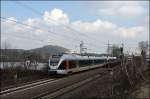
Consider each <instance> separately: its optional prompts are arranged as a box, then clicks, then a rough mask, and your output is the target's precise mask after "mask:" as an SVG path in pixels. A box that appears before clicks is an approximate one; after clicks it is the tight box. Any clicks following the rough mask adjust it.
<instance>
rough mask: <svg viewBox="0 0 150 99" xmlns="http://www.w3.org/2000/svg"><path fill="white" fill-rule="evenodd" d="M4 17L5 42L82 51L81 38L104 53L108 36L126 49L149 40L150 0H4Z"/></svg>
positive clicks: (19, 46)
mask: <svg viewBox="0 0 150 99" xmlns="http://www.w3.org/2000/svg"><path fill="white" fill-rule="evenodd" d="M1 17H4V18H6V19H1V34H2V35H1V39H2V42H5V41H6V42H9V43H10V44H11V46H12V47H13V48H19V49H31V48H37V47H41V46H43V45H59V46H63V47H66V48H68V49H72V50H75V51H79V44H80V41H81V40H82V41H84V43H85V47H87V48H88V52H98V53H103V52H105V51H106V47H107V46H106V44H107V42H108V40H109V42H110V44H121V43H124V45H125V49H126V50H129V49H131V50H135V48H136V47H137V44H138V42H140V41H147V40H149V1H38V2H37V1H30V2H29V1H28V2H25V1H21V2H18V1H1ZM14 21H16V22H18V23H22V24H26V25H27V26H25V25H21V24H18V23H16V22H14Z"/></svg>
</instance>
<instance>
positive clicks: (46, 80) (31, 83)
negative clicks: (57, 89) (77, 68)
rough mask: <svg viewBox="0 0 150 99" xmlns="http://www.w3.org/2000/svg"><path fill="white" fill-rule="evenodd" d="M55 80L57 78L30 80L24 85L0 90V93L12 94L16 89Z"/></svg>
mask: <svg viewBox="0 0 150 99" xmlns="http://www.w3.org/2000/svg"><path fill="white" fill-rule="evenodd" d="M54 80H55V79H41V80H38V81H37V82H30V83H28V84H25V85H22V86H18V87H12V88H9V89H5V90H2V91H1V92H0V95H4V94H10V93H12V92H14V91H18V90H22V89H26V88H30V87H33V86H37V85H41V84H44V83H47V82H51V81H54Z"/></svg>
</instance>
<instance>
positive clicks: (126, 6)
mask: <svg viewBox="0 0 150 99" xmlns="http://www.w3.org/2000/svg"><path fill="white" fill-rule="evenodd" d="M147 4H148V2H146V1H94V2H88V3H85V7H88V9H89V8H90V9H92V10H90V11H92V12H93V11H94V13H95V14H98V15H100V16H101V15H107V16H110V17H111V16H113V17H114V16H117V17H122V18H135V17H139V16H142V15H144V14H145V12H146V8H145V5H147Z"/></svg>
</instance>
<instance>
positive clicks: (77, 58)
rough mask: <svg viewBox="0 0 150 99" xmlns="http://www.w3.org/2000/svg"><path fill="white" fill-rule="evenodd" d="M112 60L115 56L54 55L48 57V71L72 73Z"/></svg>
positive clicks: (99, 65)
mask: <svg viewBox="0 0 150 99" xmlns="http://www.w3.org/2000/svg"><path fill="white" fill-rule="evenodd" d="M113 60H116V57H107V56H101V57H95V56H81V55H76V54H63V55H54V56H52V57H50V58H49V67H50V70H49V72H50V73H56V74H68V73H74V72H79V71H84V70H88V69H92V68H98V67H101V66H103V65H105V64H106V63H107V62H108V61H113Z"/></svg>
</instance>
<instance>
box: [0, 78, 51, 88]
mask: <svg viewBox="0 0 150 99" xmlns="http://www.w3.org/2000/svg"><path fill="white" fill-rule="evenodd" d="M48 79H49V78H43V79H38V80H34V81H29V82H25V83H20V84H17V85H10V86H8V87H2V86H1V87H2V88H1V89H0V90H1V91H4V90H7V89H11V88H16V87H19V86H24V85H28V84H32V83H35V82H39V81H44V80H48Z"/></svg>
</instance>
